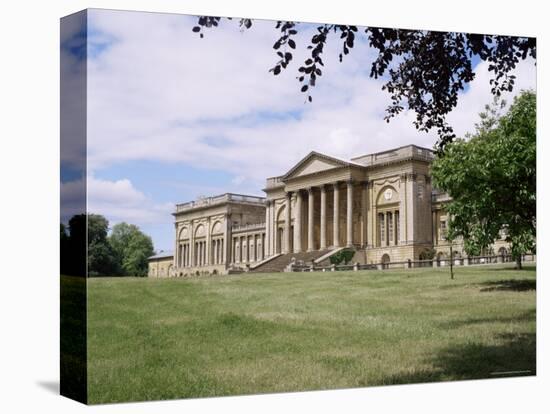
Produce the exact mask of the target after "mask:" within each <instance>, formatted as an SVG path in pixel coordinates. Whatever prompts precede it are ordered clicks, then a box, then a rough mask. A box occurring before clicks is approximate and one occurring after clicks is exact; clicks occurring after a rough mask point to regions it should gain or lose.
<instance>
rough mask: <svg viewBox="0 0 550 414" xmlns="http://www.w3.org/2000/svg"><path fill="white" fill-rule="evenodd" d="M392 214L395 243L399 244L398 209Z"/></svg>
mask: <svg viewBox="0 0 550 414" xmlns="http://www.w3.org/2000/svg"><path fill="white" fill-rule="evenodd" d="M393 216H394V217H395V244H396V245H397V244H399V230H400V226H399V211H396V212H395V213H394V214H393Z"/></svg>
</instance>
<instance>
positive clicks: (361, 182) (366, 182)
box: [360, 180, 371, 189]
mask: <svg viewBox="0 0 550 414" xmlns="http://www.w3.org/2000/svg"><path fill="white" fill-rule="evenodd" d="M360 184H361V185H362V186H363V187H365V188H366V189H368V188H369V186H370V185H371V181H369V180H361V181H360Z"/></svg>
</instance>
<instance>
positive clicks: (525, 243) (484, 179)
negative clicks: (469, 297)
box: [432, 91, 536, 268]
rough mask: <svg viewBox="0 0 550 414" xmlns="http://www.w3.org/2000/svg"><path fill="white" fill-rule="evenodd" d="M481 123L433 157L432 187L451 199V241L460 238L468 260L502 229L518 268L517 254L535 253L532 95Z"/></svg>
mask: <svg viewBox="0 0 550 414" xmlns="http://www.w3.org/2000/svg"><path fill="white" fill-rule="evenodd" d="M490 118H493V119H490ZM481 119H482V122H481V123H480V124H478V125H477V127H476V133H475V134H473V135H472V136H471V137H470V139H469V140H457V141H455V142H453V143H451V144H449V145H447V147H446V149H445V152H444V153H442V154H439V155H438V156H437V157H436V159H435V161H434V163H433V165H432V175H433V179H434V185H435V186H436V187H437V188H438V189H440V190H443V191H446V192H447V193H449V195H450V196H451V197H452V201H451V202H450V203H449V204H448V205H447V206H446V210H447V211H448V213H449V215H450V221H449V237H451V238H452V239H455V238H457V237H462V238H463V240H464V247H465V250H466V252H467V253H468V254H469V255H472V254H479V252H481V251H483V250H484V249H487V247H488V246H489V245H491V244H492V243H494V242H495V240H496V239H497V238H498V237H499V235H500V232H501V230H505V231H506V234H507V235H506V240H507V241H508V242H510V243H511V245H512V255H513V257H514V258H515V260H516V263H517V267H518V268H521V255H522V254H523V253H525V252H526V251H534V250H535V248H536V245H535V238H536V95H535V93H534V92H532V91H523V92H522V93H521V94H520V95H519V96H518V97H516V98H515V99H514V102H513V104H512V105H511V106H510V109H509V110H508V112H507V113H506V114H505V115H503V116H500V115H499V114H497V113H494V112H491V111H485V113H484V116H482V117H481Z"/></svg>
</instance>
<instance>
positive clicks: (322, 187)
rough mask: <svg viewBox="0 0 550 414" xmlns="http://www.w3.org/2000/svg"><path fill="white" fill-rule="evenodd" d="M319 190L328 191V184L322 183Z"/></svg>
mask: <svg viewBox="0 0 550 414" xmlns="http://www.w3.org/2000/svg"><path fill="white" fill-rule="evenodd" d="M319 190H320V191H321V192H322V193H325V192H326V191H327V185H326V184H321V185H320V186H319Z"/></svg>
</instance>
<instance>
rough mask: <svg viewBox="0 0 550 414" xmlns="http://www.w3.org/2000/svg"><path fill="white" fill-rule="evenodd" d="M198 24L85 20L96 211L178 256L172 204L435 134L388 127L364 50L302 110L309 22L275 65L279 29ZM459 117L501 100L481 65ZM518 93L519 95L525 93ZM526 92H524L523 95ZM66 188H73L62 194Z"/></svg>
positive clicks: (521, 72)
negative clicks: (311, 158)
mask: <svg viewBox="0 0 550 414" xmlns="http://www.w3.org/2000/svg"><path fill="white" fill-rule="evenodd" d="M195 22H196V20H195V18H193V17H190V16H181V15H171V14H162V13H141V12H121V11H109V10H90V11H89V20H88V25H89V26H88V29H89V31H88V41H89V43H88V48H89V49H88V52H89V53H88V149H87V153H88V202H89V209H90V211H91V212H95V213H100V214H104V215H105V216H106V217H107V218H108V219H109V220H110V222H111V224H115V223H117V222H120V221H127V222H130V223H134V224H137V225H139V226H140V228H142V230H144V231H145V232H146V233H148V234H149V235H151V237H152V238H153V242H154V245H155V249H156V250H157V251H158V250H167V249H172V245H173V237H174V234H173V232H174V227H173V216H172V215H171V213H172V212H173V211H174V206H175V204H176V203H179V202H184V201H189V200H192V199H195V198H197V197H198V196H201V195H205V196H208V195H214V194H219V193H223V192H238V193H246V194H255V195H263V192H262V191H261V189H262V188H263V186H264V184H265V178H267V177H269V176H274V175H280V174H283V173H285V172H286V171H287V170H288V169H289V168H290V167H292V165H293V164H294V163H295V162H297V161H298V160H300V159H301V158H302V157H303V156H305V155H306V154H307V153H308V152H310V151H311V150H316V151H319V152H323V153H326V154H329V155H333V156H336V157H341V158H350V157H352V156H357V155H361V154H366V153H371V152H376V151H382V150H385V149H389V148H392V147H397V146H400V145H406V144H410V143H415V144H417V145H422V146H426V147H431V146H432V145H433V144H434V142H435V140H436V137H435V135H433V134H425V133H419V132H417V131H416V130H415V129H414V126H413V124H412V121H413V120H414V114H413V113H409V112H406V113H404V114H402V115H401V116H400V117H398V118H397V119H395V120H393V121H392V122H390V123H389V124H387V123H386V122H385V121H384V120H383V114H384V110H385V108H386V106H387V105H388V104H389V102H390V99H389V96H388V95H387V93H385V92H383V91H382V90H381V85H382V80H373V79H370V78H369V77H368V74H369V64H370V62H372V57H373V53H372V51H370V50H369V48H368V45H367V44H366V42H365V41H359V42H357V43H356V47H355V48H354V50H353V51H352V52H351V53H350V54H349V55H347V56H345V57H344V62H343V63H342V64H340V63H339V62H338V53H339V52H340V51H339V47H340V42H339V41H337V42H332V43H329V44H328V46H327V48H326V50H325V58H324V61H325V68H324V70H323V76H322V77H321V79H320V80H319V82H318V86H317V87H316V88H315V89H314V90H313V98H314V101H313V104H306V103H305V102H304V100H305V96H304V94H302V93H300V91H299V83H298V82H297V80H296V76H297V74H298V72H297V69H298V67H299V65H300V63H301V62H303V60H304V59H305V57H306V53H307V50H306V48H305V47H306V46H307V41H308V39H309V38H310V37H311V34H312V30H313V27H314V26H303V27H302V29H301V31H300V35H299V36H298V37H297V39H296V40H297V45H298V47H297V49H296V52H295V56H294V60H293V62H292V64H291V65H290V67H289V69H287V70H286V71H283V73H282V74H281V75H279V76H278V77H274V76H273V75H272V74H270V73H269V72H268V70H269V68H271V67H272V66H273V64H274V63H275V62H276V59H277V57H276V55H275V53H274V51H273V49H272V47H271V46H272V45H273V43H274V42H275V40H276V38H277V32H276V31H275V29H274V22H272V21H255V22H254V26H253V28H252V29H251V30H248V31H244V32H242V31H240V30H239V28H238V26H237V22H236V21H235V20H233V21H224V22H222V24H221V26H220V27H219V28H217V29H215V30H209V31H208V30H207V31H206V32H205V37H204V39H200V38H199V37H198V36H197V35H196V34H195V33H193V32H192V31H191V28H192V27H193V26H194V25H195V24H196V23H195ZM476 71H477V72H478V73H477V76H476V80H475V81H474V82H473V83H472V85H471V86H470V87H469V88H468V89H467V90H466V91H465V92H464V94H463V96H462V97H461V100H460V103H459V106H458V107H457V109H456V110H455V111H454V112H453V113H452V114H451V115H450V117H449V120H450V122H451V123H452V124H453V125H454V126H455V129H456V130H457V132H458V133H459V134H464V133H465V132H467V131H468V130H469V129H471V126H472V125H473V122H475V121H476V118H477V113H478V112H480V111H481V110H482V108H483V106H484V105H485V103H487V102H489V101H490V100H491V95H490V86H489V82H488V80H489V74H488V73H487V67H486V65H485V64H484V63H481V64H479V65H477V66H476ZM517 75H518V88H517V90H519V89H521V88H528V87H531V88H534V86H535V67H534V64H533V62H525V63H523V64H522V65H520V67H519V68H518V73H517ZM517 90H516V91H517ZM514 93H516V92H514ZM62 191H63V189H62Z"/></svg>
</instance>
